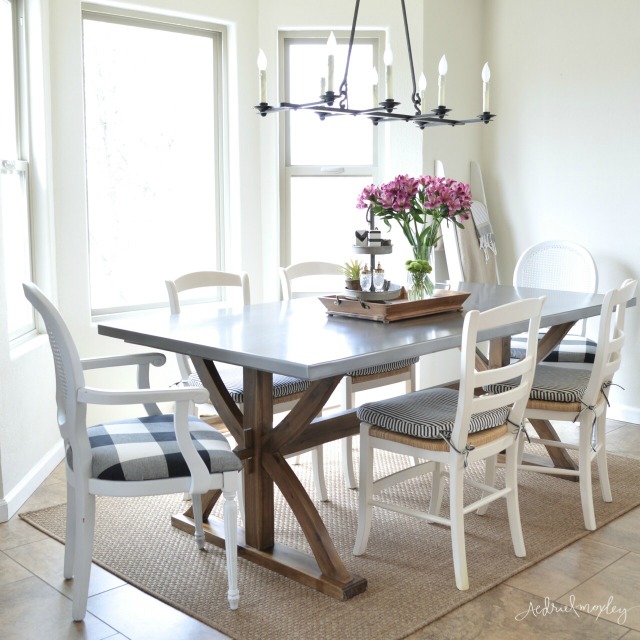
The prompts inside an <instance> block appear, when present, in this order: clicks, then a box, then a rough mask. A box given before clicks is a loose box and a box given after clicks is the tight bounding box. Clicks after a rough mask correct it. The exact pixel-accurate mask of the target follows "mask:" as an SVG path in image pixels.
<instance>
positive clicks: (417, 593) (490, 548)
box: [22, 444, 640, 640]
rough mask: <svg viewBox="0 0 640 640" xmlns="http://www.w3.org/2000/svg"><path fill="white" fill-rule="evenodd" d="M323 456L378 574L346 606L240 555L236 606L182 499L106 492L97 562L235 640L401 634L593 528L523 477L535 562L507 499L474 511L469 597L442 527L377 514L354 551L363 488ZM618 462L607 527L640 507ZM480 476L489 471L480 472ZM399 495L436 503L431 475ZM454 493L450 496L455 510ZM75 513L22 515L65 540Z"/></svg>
mask: <svg viewBox="0 0 640 640" xmlns="http://www.w3.org/2000/svg"><path fill="white" fill-rule="evenodd" d="M356 460H357V456H356ZM325 462H326V477H327V484H328V491H329V498H330V501H329V502H326V503H318V508H319V511H320V514H321V516H322V518H323V520H324V522H325V523H326V526H327V528H328V529H329V532H330V534H331V537H332V539H333V540H334V542H335V544H336V546H337V548H338V552H339V553H340V555H341V557H342V558H343V560H344V561H345V563H346V565H347V567H348V568H349V570H351V571H352V572H353V573H356V574H358V575H360V576H363V577H366V578H367V580H368V589H367V591H366V592H365V593H364V594H362V595H359V596H356V597H355V598H353V599H351V600H348V601H346V602H338V601H336V600H334V599H332V598H330V597H327V596H324V595H322V594H320V593H317V592H315V591H313V590H311V589H308V588H306V587H303V586H301V585H298V584H297V583H295V582H292V581H290V580H288V579H286V578H283V577H281V576H278V575H276V574H274V573H272V572H270V571H267V570H265V569H262V568H260V567H257V566H255V565H253V564H251V563H249V562H247V561H245V560H243V559H240V560H239V567H238V570H239V580H240V607H239V609H238V610H237V611H230V610H229V609H228V606H227V600H226V595H225V593H226V576H225V568H224V555H223V552H222V551H221V550H219V549H217V548H216V547H213V546H210V545H207V549H206V551H204V552H202V551H198V550H197V549H196V545H195V542H194V540H193V538H192V537H191V536H190V535H188V534H186V533H184V532H181V531H178V530H176V529H175V528H173V527H172V526H171V524H170V516H171V515H172V514H174V513H178V512H181V511H183V510H184V509H185V507H186V506H187V503H186V502H185V501H184V500H183V499H182V496H181V495H172V496H161V497H152V498H98V504H97V522H96V535H95V549H94V556H93V557H94V560H95V562H96V563H97V564H99V565H100V566H102V567H104V568H105V569H107V570H108V571H110V572H112V573H114V574H115V575H117V576H119V577H120V578H122V579H123V580H126V581H127V582H129V583H131V584H133V585H135V586H136V587H139V588H140V589H143V590H144V591H146V592H148V593H150V594H151V595H153V596H155V597H156V598H158V599H160V600H162V601H164V602H166V603H168V604H170V605H172V606H174V607H176V608H177V609H180V610H182V611H184V612H186V613H188V614H189V615H191V616H193V617H195V618H197V619H199V620H201V621H202V622H204V623H206V624H207V625H209V626H211V627H213V628H215V629H218V630H219V631H222V632H223V633H225V634H227V635H229V636H231V637H232V638H237V639H241V640H253V639H256V640H258V639H260V640H265V639H271V638H273V639H278V640H281V639H288V638H304V639H306V640H314V639H318V640H327V639H331V638H335V639H338V638H340V639H343V638H349V639H350V640H356V639H363V640H371V639H372V638H376V639H384V640H395V639H399V638H404V637H405V636H407V635H408V634H410V633H412V632H414V631H416V630H418V629H420V628H422V627H424V626H426V625H428V624H429V623H431V622H433V621H434V620H435V619H437V618H439V617H440V616H442V615H444V614H445V613H447V612H449V611H451V610H453V609H455V608H456V607H458V606H460V605H461V604H463V603H465V602H467V601H469V600H471V599H472V598H474V597H476V596H477V595H479V594H480V593H483V592H484V591H486V590H488V589H490V588H492V587H494V586H495V585H497V584H499V583H501V582H503V581H504V580H506V579H507V578H509V577H510V576H512V575H514V574H516V573H518V572H519V571H522V570H523V569H525V568H526V567H528V566H531V565H532V564H534V563H536V562H539V561H540V560H541V559H543V558H545V557H547V556H549V555H551V554H552V553H554V552H556V551H558V550H559V549H561V548H563V547H565V546H566V545H568V544H570V543H572V542H574V541H575V540H578V539H579V538H581V537H583V536H585V535H586V534H587V531H585V529H584V527H583V521H582V512H581V507H580V496H579V490H578V485H577V483H575V482H569V481H566V480H562V479H558V478H553V477H551V476H546V475H542V474H535V473H521V474H520V509H521V516H522V524H523V530H524V538H525V544H526V549H527V557H526V558H516V557H515V555H514V554H513V547H512V544H511V537H510V534H509V526H508V522H507V514H506V508H505V504H504V502H505V501H504V500H499V501H497V502H495V503H493V504H492V505H491V507H490V508H489V511H488V513H487V515H485V516H482V517H481V516H478V515H476V514H474V513H471V514H469V515H467V516H466V519H465V520H466V522H465V525H466V544H467V558H468V564H469V580H470V589H469V590H468V591H465V592H461V591H458V590H457V589H456V587H455V583H454V575H453V564H452V554H451V540H450V532H449V529H448V528H446V527H443V526H440V525H434V524H428V523H425V522H421V521H418V520H416V519H414V518H409V517H406V516H402V515H400V514H395V513H392V512H387V511H382V510H380V509H376V510H374V522H373V526H372V533H371V537H370V540H369V546H368V548H367V553H366V554H365V555H364V556H361V557H359V558H356V557H354V556H353V555H352V553H351V551H352V548H353V543H354V540H355V534H356V529H357V499H358V492H357V491H353V490H349V489H346V488H345V486H344V480H343V477H342V473H341V469H340V464H339V449H338V445H336V444H332V445H327V446H325ZM408 462H410V461H409V460H408V459H406V458H405V459H402V458H401V457H399V456H394V455H392V454H386V455H384V454H383V455H380V456H379V457H377V458H376V466H377V468H379V469H385V470H389V469H396V468H399V467H400V466H402V465H406V464H407V463H408ZM609 466H610V475H611V484H612V488H613V494H614V501H613V502H612V503H609V504H606V503H604V502H602V500H601V499H600V492H599V487H598V486H597V473H596V474H595V476H596V477H595V478H594V495H595V508H596V519H597V523H598V526H599V527H601V526H603V525H604V524H606V523H607V522H610V521H611V520H613V519H614V518H616V517H618V516H620V515H622V514H623V513H625V512H627V511H628V510H630V509H631V508H633V507H635V506H637V505H638V504H640V461H639V460H633V459H630V458H622V457H618V456H610V458H609ZM294 469H295V470H296V472H297V473H298V474H299V477H300V478H301V480H302V481H303V483H304V484H305V486H307V487H308V488H309V491H310V492H311V494H312V495H313V493H312V491H313V489H312V480H311V462H310V457H309V456H308V455H307V456H303V457H302V459H301V464H299V465H295V466H294ZM470 472H471V473H472V474H473V475H474V476H475V477H477V478H479V474H480V472H481V468H475V467H472V468H470ZM499 482H501V479H499ZM468 491H469V494H468V496H467V497H468V498H472V497H474V495H475V494H474V493H473V492H474V491H475V490H473V489H469V490H468ZM392 492H393V494H394V495H395V496H396V497H399V496H401V497H402V499H403V500H404V501H405V503H406V504H408V505H412V506H415V505H421V506H422V507H423V508H427V506H428V500H429V495H430V486H429V483H428V481H427V480H426V479H425V478H423V479H415V480H412V481H410V482H408V483H406V484H404V485H402V486H401V487H398V488H395V489H393V490H392ZM388 493H391V491H390V492H388ZM276 494H277V495H276V501H277V513H276V516H277V517H276V527H277V531H276V539H277V540H278V541H280V542H283V543H284V544H288V545H291V546H293V547H297V548H299V549H308V547H307V545H306V541H305V540H304V536H303V535H302V533H301V531H300V529H299V527H298V526H297V524H296V521H295V519H294V518H293V515H292V513H291V511H290V509H289V508H288V506H287V505H286V503H285V502H284V500H283V499H282V497H281V496H280V494H279V493H277V492H276ZM447 500H448V498H447V496H446V495H445V500H444V504H443V509H445V510H446V509H448V501H447ZM65 512H66V507H65V505H60V506H56V507H50V508H47V509H43V510H41V511H35V512H31V513H27V514H23V516H22V517H23V518H24V519H25V520H26V521H27V522H29V523H30V524H32V525H33V526H35V527H37V528H39V529H41V530H42V531H44V532H45V533H47V534H48V535H50V536H52V537H54V538H56V539H58V540H61V541H62V540H64V528H65Z"/></svg>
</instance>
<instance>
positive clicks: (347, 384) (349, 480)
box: [340, 376, 358, 489]
mask: <svg viewBox="0 0 640 640" xmlns="http://www.w3.org/2000/svg"><path fill="white" fill-rule="evenodd" d="M340 396H341V398H342V401H341V403H340V404H341V408H342V410H343V411H348V410H349V409H353V407H354V406H355V393H354V392H353V390H352V384H351V378H350V377H349V376H344V378H342V381H341V382H340ZM341 449H342V473H343V475H344V482H345V484H346V485H347V489H357V488H358V484H357V482H356V475H355V473H354V471H353V439H352V438H351V436H347V437H346V438H343V439H342V444H341Z"/></svg>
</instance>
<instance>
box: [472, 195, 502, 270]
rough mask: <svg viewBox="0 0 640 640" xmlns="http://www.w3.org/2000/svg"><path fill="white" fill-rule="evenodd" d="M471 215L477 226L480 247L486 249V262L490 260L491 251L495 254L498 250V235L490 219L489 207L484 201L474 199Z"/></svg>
mask: <svg viewBox="0 0 640 640" xmlns="http://www.w3.org/2000/svg"><path fill="white" fill-rule="evenodd" d="M471 217H472V218H473V223H474V224H475V226H476V234H477V235H478V242H479V243H480V248H481V249H482V250H483V251H484V258H485V262H488V261H489V251H492V252H493V255H497V251H496V237H495V235H494V234H493V227H492V226H491V220H489V212H488V211H487V207H485V206H484V204H483V203H482V202H479V201H478V200H474V201H473V202H472V203H471Z"/></svg>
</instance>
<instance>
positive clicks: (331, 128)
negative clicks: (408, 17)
mask: <svg viewBox="0 0 640 640" xmlns="http://www.w3.org/2000/svg"><path fill="white" fill-rule="evenodd" d="M283 42H284V67H285V73H284V77H285V93H286V99H287V100H288V101H291V102H301V103H304V102H309V101H311V100H313V99H314V97H315V96H317V95H320V92H321V86H320V79H321V77H322V76H323V75H326V61H327V54H326V35H324V36H323V37H322V38H313V37H309V36H305V37H293V36H284V37H283ZM347 49H348V38H338V49H337V53H336V57H335V89H334V90H335V91H336V93H337V92H338V90H339V86H340V83H341V81H342V77H343V75H344V67H345V60H346V54H347ZM377 59H378V38H372V37H367V38H364V37H361V38H356V40H355V42H354V46H353V51H352V55H351V61H350V64H349V78H348V80H349V106H350V107H352V108H355V109H359V108H367V107H369V106H371V105H373V91H372V83H371V77H372V69H373V67H374V66H377ZM284 157H285V167H284V172H283V175H284V193H285V202H286V206H285V207H284V220H283V225H282V226H283V229H284V230H285V233H284V246H283V247H282V255H283V262H284V263H285V264H292V263H295V262H301V261H305V260H323V261H328V262H337V263H343V262H344V261H345V259H347V258H352V257H353V256H352V255H351V251H350V249H351V245H352V244H353V237H354V232H355V230H356V229H362V228H363V227H365V226H366V223H365V220H364V215H363V212H362V211H361V210H358V209H356V207H355V204H356V201H357V198H358V195H359V194H360V192H361V191H362V188H363V187H364V186H365V185H367V184H370V183H371V182H372V181H373V180H374V176H376V173H377V128H376V127H374V126H373V125H372V124H371V122H369V120H368V119H366V118H351V117H349V116H340V117H336V118H331V117H328V118H326V119H325V120H324V121H320V119H319V117H318V116H317V115H316V114H313V113H309V112H287V113H286V134H285V153H284ZM337 239H341V240H340V241H337Z"/></svg>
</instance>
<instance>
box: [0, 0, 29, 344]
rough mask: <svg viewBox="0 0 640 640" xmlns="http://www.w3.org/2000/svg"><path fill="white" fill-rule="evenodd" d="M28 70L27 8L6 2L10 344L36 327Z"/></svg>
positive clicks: (1, 145) (2, 129)
mask: <svg viewBox="0 0 640 640" xmlns="http://www.w3.org/2000/svg"><path fill="white" fill-rule="evenodd" d="M24 65H25V41H24V17H23V4H22V2H17V1H15V0H0V224H1V227H2V229H1V233H0V236H1V237H2V242H1V245H0V246H1V248H2V258H1V260H2V263H3V264H2V271H3V273H4V280H5V291H6V309H7V316H6V320H7V328H8V334H9V339H10V340H13V339H17V338H20V337H22V336H24V335H26V334H27V333H29V332H30V331H32V330H33V329H34V328H35V318H34V313H33V308H32V307H31V305H30V304H29V303H28V302H27V300H26V298H25V297H24V294H23V292H22V283H23V282H24V281H28V280H31V278H32V268H31V234H30V224H31V222H30V215H29V179H28V178H29V164H28V162H27V161H26V160H25V159H24V155H23V154H24V151H25V150H26V149H27V144H26V133H27V132H26V128H23V127H21V123H23V122H26V121H27V119H26V118H25V117H24V115H23V114H24V113H25V112H26V106H27V101H26V98H25V93H24V90H25V83H24V81H23V80H24V78H25V76H26V74H25V72H24Z"/></svg>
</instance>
